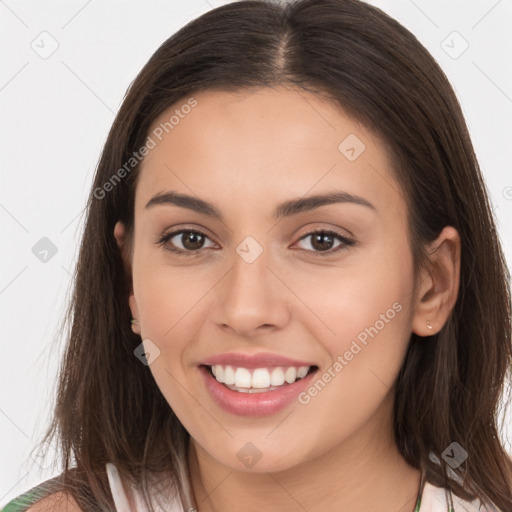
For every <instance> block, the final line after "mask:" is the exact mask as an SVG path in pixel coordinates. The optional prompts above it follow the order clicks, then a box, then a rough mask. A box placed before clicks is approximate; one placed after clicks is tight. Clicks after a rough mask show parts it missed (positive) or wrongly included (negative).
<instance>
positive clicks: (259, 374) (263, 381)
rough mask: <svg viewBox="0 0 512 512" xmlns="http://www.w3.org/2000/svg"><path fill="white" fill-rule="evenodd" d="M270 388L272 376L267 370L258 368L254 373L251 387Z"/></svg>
mask: <svg viewBox="0 0 512 512" xmlns="http://www.w3.org/2000/svg"><path fill="white" fill-rule="evenodd" d="M269 386H270V374H269V373H268V370H267V369H266V368H257V369H256V370H254V372H253V373H252V381H251V387H253V388H268V387H269Z"/></svg>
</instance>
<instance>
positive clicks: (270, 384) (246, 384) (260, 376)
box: [210, 364, 310, 393]
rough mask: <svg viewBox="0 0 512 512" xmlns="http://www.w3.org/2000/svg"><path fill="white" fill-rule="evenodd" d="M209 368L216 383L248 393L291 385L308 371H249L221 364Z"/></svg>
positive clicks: (266, 369) (271, 369)
mask: <svg viewBox="0 0 512 512" xmlns="http://www.w3.org/2000/svg"><path fill="white" fill-rule="evenodd" d="M210 368H211V371H212V373H213V375H214V377H215V378H216V380H217V381H218V382H220V383H222V384H225V385H226V386H228V387H229V388H230V389H233V390H237V391H245V392H250V393H252V392H257V391H259V390H272V389H276V388H277V387H279V386H283V385H287V384H293V383H294V382H295V381H296V380H298V379H303V378H304V377H305V376H306V375H307V373H308V371H309V369H310V367H309V366H300V367H294V366H290V367H286V368H283V367H275V368H255V369H254V370H249V369H247V368H241V367H233V366H229V365H228V366H223V365H221V364H216V365H213V366H211V367H210ZM237 388H238V389H237Z"/></svg>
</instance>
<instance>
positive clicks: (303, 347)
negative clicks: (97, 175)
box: [116, 88, 415, 471]
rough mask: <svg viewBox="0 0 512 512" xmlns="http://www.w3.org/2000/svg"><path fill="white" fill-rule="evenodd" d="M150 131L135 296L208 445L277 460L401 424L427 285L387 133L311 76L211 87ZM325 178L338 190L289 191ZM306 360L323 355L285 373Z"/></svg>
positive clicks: (148, 339)
mask: <svg viewBox="0 0 512 512" xmlns="http://www.w3.org/2000/svg"><path fill="white" fill-rule="evenodd" d="M194 100H195V102H197V103H195V102H194ZM187 101H188V102H187ZM186 105H194V106H193V107H191V108H189V107H187V106H186ZM176 110H177V111H178V112H175V111H176ZM173 114H174V117H173V118H172V120H171V121H169V119H170V118H171V116H172V115H173ZM165 123H167V125H165ZM149 135H150V137H151V140H152V142H149V143H148V147H149V148H150V149H149V152H148V154H147V156H146V157H145V159H144V161H143V163H142V167H141V170H140V175H139V177H138V182H137V189H136V199H135V231H134V239H133V244H134V245H133V253H132V260H131V265H132V276H133V294H132V295H131V297H130V307H131V310H132V314H133V316H134V317H135V318H137V319H138V320H139V324H140V331H139V332H140V335H141V338H142V339H143V340H145V341H144V347H145V348H146V349H147V352H148V353H149V355H148V360H149V362H150V365H149V371H151V373H152V375H153V376H154V378H155V380H156V383H157V384H158V386H159V388H160V390H161V391H162V393H163V395H164V396H165V398H166V400H167V401H168V403H169V405H170V406H171V407H172V409H173V410H174V412H175V413H176V415H177V416H178V418H179V419H180V421H181V422H182V424H183V425H184V427H185V428H186V429H187V430H188V431H189V433H190V434H191V436H192V438H193V439H194V441H195V443H196V445H198V446H199V447H200V449H201V450H202V451H203V453H204V454H205V456H207V457H211V458H212V460H216V461H217V462H219V463H221V464H224V465H226V466H229V467H231V468H235V469H241V470H247V469H252V468H254V469H253V470H254V471H277V470H283V469H287V468H291V467H292V466H295V465H297V464H299V463H301V462H303V461H307V460H312V459H314V458H316V457H318V456H320V455H321V454H325V453H327V452H328V451H333V450H336V449H341V447H343V446H348V445H349V443H348V442H346V441H348V440H349V438H350V439H351V440H352V441H355V440H356V439H359V441H358V442H359V448H358V449H359V450H361V449H363V447H364V446H366V445H367V443H368V439H373V440H379V441H383V440H387V439H388V438H389V439H390V437H389V436H391V419H392V413H391V411H392V400H393V394H394V388H393V384H394V382H395V380H396V377H397V374H398V372H399V369H400V366H401V364H402V360H403V358H404V355H405V352H406V348H407V345H408V342H409V338H410V335H411V330H412V323H413V319H414V314H415V312H414V301H415V294H414V293H413V277H414V275H413V261H412V255H411V250H410V247H409V243H408V236H407V215H406V203H405V198H404V197H403V195H402V193H401V192H400V188H399V186H398V184H397V182H396V181H395V179H394V178H393V173H392V169H391V168H390V161H389V160H388V155H387V154H386V151H385V149H384V147H383V145H382V143H381V141H379V140H378V139H377V138H376V137H375V136H374V135H372V133H371V132H370V131H368V130H367V129H366V128H365V127H364V126H361V125H360V124H358V123H356V122H354V121H353V120H352V119H350V118H349V117H347V116H346V115H345V114H344V113H343V111H342V110H340V109H337V108H335V107H334V106H332V105H331V104H329V103H327V102H325V101H324V100H322V99H320V98H319V97H317V96H315V95H313V94H309V93H308V94H307V93H305V92H303V91H301V92H300V93H299V92H297V91H292V90H285V89H268V88H265V89H258V90H252V91H250V92H248V91H246V92H244V93H239V94H232V93H227V92H220V91H207V92H200V93H199V94H195V95H194V96H193V100H192V99H190V98H185V99H184V100H183V101H182V102H180V103H179V104H176V105H173V107H172V108H169V109H168V110H167V111H165V112H164V113H163V114H162V115H161V116H160V117H159V118H158V119H157V120H156V121H155V122H154V124H153V126H152V128H151V130H150V134H149ZM153 146H154V147H153ZM165 194H168V196H167V197H165V196H164V195H165ZM171 194H179V195H183V196H187V197H188V199H187V200H185V199H183V198H181V199H180V197H181V196H178V199H174V200H173V198H172V197H171ZM325 194H340V196H339V197H338V199H337V200H336V201H332V202H329V201H323V200H319V201H317V202H314V201H305V202H304V203H302V205H301V203H297V205H296V206H293V205H288V206H287V207H281V206H282V205H283V204H285V203H288V202H293V203H295V202H296V201H304V200H306V199H308V198H311V197H313V196H316V195H325ZM156 197H160V198H161V199H160V200H157V199H155V198H156ZM162 197H163V199H162ZM356 197H357V198H359V199H354V198H356ZM152 200H153V201H152ZM203 202H207V203H209V204H211V207H209V208H204V205H203ZM213 211H214V212H215V213H217V214H218V215H217V216H215V215H213V214H212V212H213ZM276 212H278V213H279V214H280V215H279V216H276ZM119 229H122V228H120V227H119V226H118V227H117V230H116V233H117V235H119V233H120V231H119ZM191 231H192V233H190V232H191ZM177 232H179V233H178V234H176V233H177ZM194 232H195V233H194ZM325 232H327V234H326V233H325ZM333 232H334V234H333ZM311 233H313V234H311ZM322 233H323V234H322ZM166 235H172V236H168V237H167V239H166V241H165V242H162V243H159V242H160V241H161V240H162V238H164V237H165V236H166ZM339 236H341V237H342V238H339ZM343 237H344V238H343ZM118 238H119V237H118ZM171 248H177V249H181V250H182V251H186V254H178V253H173V252H171V250H170V249H171ZM255 355H258V356H260V358H259V359H258V358H254V357H253V356H255ZM236 356H239V358H238V359H237V357H236ZM213 358H218V359H217V360H215V359H213ZM280 358H288V359H290V360H291V361H287V360H283V359H280ZM214 362H220V363H221V364H220V366H217V368H216V369H215V372H216V373H217V376H218V377H219V378H220V379H221V380H222V379H226V378H227V379H228V384H229V382H232V381H233V378H235V379H236V380H235V384H236V385H237V386H238V389H239V390H234V389H228V387H227V385H225V384H222V383H219V382H217V379H216V378H214V377H213V375H212V374H211V373H210V370H209V367H208V366H207V365H208V363H212V365H213V363H214ZM141 364H142V362H141ZM205 365H206V366H205ZM227 366H230V367H231V369H228V368H227ZM301 366H306V367H312V369H313V370H315V371H314V372H313V373H312V372H311V371H310V372H309V373H308V374H307V375H306V376H305V377H303V378H302V379H299V380H298V381H297V382H295V383H294V384H289V383H288V382H287V381H286V380H285V383H283V384H280V383H281V382H282V381H283V377H284V378H285V379H288V380H290V381H293V379H294V378H295V377H296V376H295V373H294V372H295V371H297V369H298V371H299V376H300V375H303V372H304V371H305V370H304V369H302V370H301V369H300V367H301ZM293 367H295V368H296V370H293V369H291V368H293ZM230 379H231V380H230ZM269 379H270V380H269ZM269 384H270V385H271V384H274V385H275V386H274V388H275V389H272V390H268V389H267V390H266V391H263V392H261V389H264V388H268V387H269ZM244 386H245V387H244ZM248 386H251V388H250V390H251V391H255V390H259V391H257V392H247V391H249V387H248ZM258 386H260V387H258ZM288 386H289V387H288ZM230 387H231V388H233V385H231V386H230ZM350 446H354V443H351V444H350ZM344 453H346V454H347V456H348V453H349V452H348V449H347V450H346V451H345V452H344Z"/></svg>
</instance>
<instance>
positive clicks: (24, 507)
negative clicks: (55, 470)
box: [2, 477, 82, 512]
mask: <svg viewBox="0 0 512 512" xmlns="http://www.w3.org/2000/svg"><path fill="white" fill-rule="evenodd" d="M57 480H58V477H55V478H51V479H49V480H46V481H44V482H42V483H40V484H38V485H36V486H35V487H32V488H31V489H30V490H28V491H26V492H24V493H23V494H20V495H19V496H17V497H16V498H14V499H13V500H11V501H10V502H9V503H7V505H5V507H4V508H3V509H2V512H44V511H48V512H49V511H56V512H82V511H81V509H80V507H79V506H78V504H77V503H76V501H75V500H74V499H73V498H72V497H71V496H70V495H69V494H68V493H64V492H63V491H58V490H57Z"/></svg>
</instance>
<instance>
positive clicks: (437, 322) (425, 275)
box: [412, 226, 461, 336]
mask: <svg viewBox="0 0 512 512" xmlns="http://www.w3.org/2000/svg"><path fill="white" fill-rule="evenodd" d="M460 251H461V247H460V236H459V233H458V232H457V230H456V229H455V228H454V227H452V226H446V227H445V228H444V229H443V230H442V231H441V233H440V235H439V236H438V237H437V239H436V240H435V241H434V242H432V244H430V245H429V247H428V254H429V260H430V265H429V267H430V268H429V269H422V273H421V276H420V285H419V289H418V290H417V296H416V301H415V305H414V316H413V321H412V330H413V332H414V333H415V334H417V335H418V336H431V335H432V334H436V333H437V332H439V331H440V330H441V328H442V327H443V325H444V324H445V322H446V320H447V319H448V317H449V316H450V313H451V311H452V309H453V307H454V306H455V303H456V301H457V296H458V293H459V282H460ZM427 321H429V322H430V325H431V326H432V329H429V328H428V327H427Z"/></svg>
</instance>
